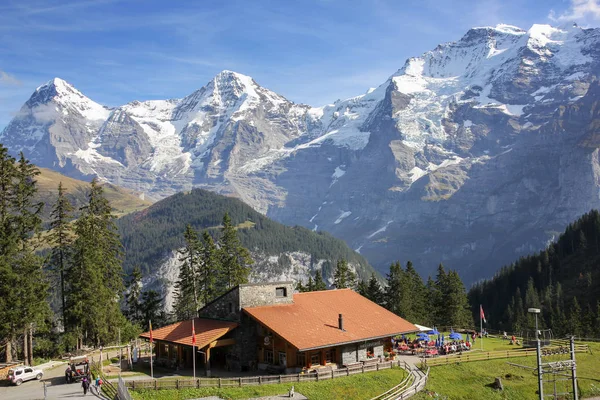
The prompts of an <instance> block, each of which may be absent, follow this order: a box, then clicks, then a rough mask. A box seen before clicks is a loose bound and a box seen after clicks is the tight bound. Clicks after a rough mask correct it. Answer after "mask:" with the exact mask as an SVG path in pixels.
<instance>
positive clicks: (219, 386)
mask: <svg viewBox="0 0 600 400" xmlns="http://www.w3.org/2000/svg"><path fill="white" fill-rule="evenodd" d="M219 387H221V378H219Z"/></svg>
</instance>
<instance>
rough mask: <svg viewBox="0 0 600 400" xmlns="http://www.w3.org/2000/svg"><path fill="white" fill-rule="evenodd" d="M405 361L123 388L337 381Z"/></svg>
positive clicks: (132, 382)
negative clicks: (286, 373)
mask: <svg viewBox="0 0 600 400" xmlns="http://www.w3.org/2000/svg"><path fill="white" fill-rule="evenodd" d="M403 362H404V361H401V360H398V361H384V362H380V363H372V364H368V363H367V364H363V365H357V366H351V367H345V368H338V369H331V370H324V371H321V372H319V371H318V370H317V371H315V372H310V373H305V374H289V375H261V376H251V377H238V378H196V379H190V378H188V379H171V378H162V379H145V380H130V381H125V385H126V386H127V387H128V388H131V389H132V390H138V389H156V390H158V389H184V388H201V387H219V388H221V387H242V386H255V385H269V384H275V383H296V382H318V381H324V380H329V379H337V378H341V377H344V376H350V375H356V374H362V373H365V372H371V371H380V370H384V369H390V368H393V367H403V364H402V363H403Z"/></svg>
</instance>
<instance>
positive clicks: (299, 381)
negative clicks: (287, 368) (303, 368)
mask: <svg viewBox="0 0 600 400" xmlns="http://www.w3.org/2000/svg"><path fill="white" fill-rule="evenodd" d="M298 382H300V374H298Z"/></svg>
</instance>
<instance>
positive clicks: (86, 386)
mask: <svg viewBox="0 0 600 400" xmlns="http://www.w3.org/2000/svg"><path fill="white" fill-rule="evenodd" d="M81 387H82V388H83V395H84V396H85V395H86V394H87V392H88V389H89V388H90V381H89V380H88V378H87V377H85V376H84V377H83V379H81Z"/></svg>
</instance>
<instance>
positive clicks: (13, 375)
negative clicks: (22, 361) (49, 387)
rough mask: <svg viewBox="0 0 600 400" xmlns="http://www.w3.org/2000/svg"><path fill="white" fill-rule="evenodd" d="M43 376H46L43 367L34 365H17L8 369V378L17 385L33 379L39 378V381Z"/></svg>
mask: <svg viewBox="0 0 600 400" xmlns="http://www.w3.org/2000/svg"><path fill="white" fill-rule="evenodd" d="M42 376H44V372H43V371H42V370H41V369H36V368H33V367H16V368H11V369H9V370H8V380H9V381H10V383H12V384H13V385H17V386H19V385H21V383H23V382H25V381H30V380H32V379H37V380H38V381H39V380H40V379H42Z"/></svg>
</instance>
